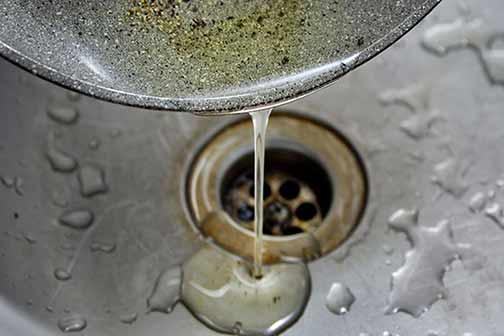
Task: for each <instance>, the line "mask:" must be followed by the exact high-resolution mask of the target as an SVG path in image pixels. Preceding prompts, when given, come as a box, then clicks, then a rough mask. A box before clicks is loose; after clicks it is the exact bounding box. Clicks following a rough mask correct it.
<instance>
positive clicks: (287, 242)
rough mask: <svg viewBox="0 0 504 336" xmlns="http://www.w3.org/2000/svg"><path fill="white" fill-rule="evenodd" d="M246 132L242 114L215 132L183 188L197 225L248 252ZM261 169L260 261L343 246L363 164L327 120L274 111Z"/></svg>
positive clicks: (355, 215) (249, 154)
mask: <svg viewBox="0 0 504 336" xmlns="http://www.w3.org/2000/svg"><path fill="white" fill-rule="evenodd" d="M251 139H252V126H251V122H250V121H249V120H247V119H243V120H240V121H238V122H235V123H232V124H230V125H227V126H226V127H225V128H223V129H221V130H220V131H218V132H217V133H216V134H214V135H213V136H212V137H211V138H210V139H208V141H207V142H206V143H205V144H204V146H202V147H201V148H200V149H199V151H198V152H197V154H196V155H195V156H194V158H193V159H192V161H191V165H190V170H189V172H188V174H187V180H186V190H185V194H184V195H185V198H186V205H187V206H186V209H187V210H188V214H189V216H190V219H191V222H192V223H193V224H194V226H195V228H196V229H197V230H199V231H200V232H201V233H202V234H203V235H204V236H205V237H207V238H210V239H212V240H213V242H214V243H216V244H217V245H219V246H221V247H223V248H225V249H226V250H228V251H230V252H232V253H235V254H237V255H240V256H242V257H245V258H248V259H251V258H252V255H251V253H252V251H253V249H252V245H253V228H254V183H253V148H252V141H251ZM265 170H266V176H265V186H264V233H265V235H266V236H265V244H264V247H265V250H264V260H265V262H270V263H271V262H274V261H276V260H278V259H279V258H282V257H295V258H303V259H304V260H312V259H315V258H317V257H319V256H321V255H324V254H327V253H329V252H330V251H332V250H334V249H335V248H337V247H338V246H339V245H341V243H342V242H343V241H344V240H345V239H346V238H347V237H348V236H349V235H350V234H351V232H352V231H353V229H354V228H355V227H356V225H357V224H358V222H359V219H360V216H361V214H362V213H363V210H364V208H365V203H366V193H367V190H366V189H367V181H366V176H365V173H364V169H363V165H362V163H361V160H360V159H359V157H358V155H357V153H356V151H355V150H354V149H353V148H352V146H351V145H350V143H349V142H348V141H347V140H346V139H345V138H344V137H343V136H342V135H341V134H339V133H338V132H336V131H335V130H333V129H332V128H330V127H328V126H327V125H325V124H323V123H321V122H318V121H315V120H312V119H308V118H305V117H302V116H298V115H291V114H279V113H276V114H273V116H272V117H271V119H270V122H269V127H268V143H267V149H266V160H265Z"/></svg>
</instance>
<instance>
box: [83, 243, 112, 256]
mask: <svg viewBox="0 0 504 336" xmlns="http://www.w3.org/2000/svg"><path fill="white" fill-rule="evenodd" d="M89 249H90V250H91V252H103V253H106V254H110V253H113V252H114V251H115V249H116V245H115V244H113V243H98V242H94V243H92V244H91V246H90V247H89Z"/></svg>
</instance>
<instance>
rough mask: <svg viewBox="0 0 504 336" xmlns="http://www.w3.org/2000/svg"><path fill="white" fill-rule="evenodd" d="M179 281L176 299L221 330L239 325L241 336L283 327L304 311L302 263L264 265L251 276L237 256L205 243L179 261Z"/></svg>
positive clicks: (307, 278) (305, 274)
mask: <svg viewBox="0 0 504 336" xmlns="http://www.w3.org/2000/svg"><path fill="white" fill-rule="evenodd" d="M168 279H170V277H168ZM182 281H183V284H182V288H183V291H182V298H181V300H182V301H183V302H184V306H185V307H187V308H188V309H189V310H190V311H191V312H192V313H193V314H194V315H195V316H197V317H198V318H199V319H200V321H202V322H203V323H205V324H206V325H208V326H209V327H213V329H217V330H221V331H222V332H225V333H232V332H234V331H236V328H237V326H239V329H240V334H241V335H277V334H279V333H281V332H282V331H284V330H285V329H286V328H288V327H289V326H290V325H292V324H293V323H294V322H295V321H296V320H297V319H298V318H299V317H300V316H301V314H302V313H303V312H304V308H305V306H306V303H307V301H308V298H309V294H310V288H311V284H310V276H309V272H308V268H307V267H306V265H304V264H298V263H282V264H275V265H272V266H264V268H263V277H262V278H261V279H256V278H255V277H253V276H252V268H251V267H248V265H245V264H244V263H243V261H242V260H241V259H238V258H235V257H233V256H231V255H229V254H227V253H223V252H221V251H220V250H218V249H215V248H213V247H210V246H206V247H204V248H202V249H201V250H200V251H199V252H198V253H196V254H195V255H194V256H193V257H192V258H191V259H189V260H188V261H187V262H186V263H185V264H184V265H183V279H182ZM170 301H171V302H173V301H172V300H168V302H170ZM164 306H166V305H164ZM168 306H169V305H168ZM237 323H239V324H237Z"/></svg>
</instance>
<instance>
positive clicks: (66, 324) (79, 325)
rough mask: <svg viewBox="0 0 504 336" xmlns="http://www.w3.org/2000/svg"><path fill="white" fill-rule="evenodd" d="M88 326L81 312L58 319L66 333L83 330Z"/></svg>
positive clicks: (61, 328) (60, 326)
mask: <svg viewBox="0 0 504 336" xmlns="http://www.w3.org/2000/svg"><path fill="white" fill-rule="evenodd" d="M86 327H87V321H86V319H85V318H84V317H82V316H81V315H79V314H73V315H71V316H67V317H63V318H61V319H60V320H59V321H58V328H59V329H60V330H61V331H62V332H64V333H68V332H78V331H82V330H84V329H86Z"/></svg>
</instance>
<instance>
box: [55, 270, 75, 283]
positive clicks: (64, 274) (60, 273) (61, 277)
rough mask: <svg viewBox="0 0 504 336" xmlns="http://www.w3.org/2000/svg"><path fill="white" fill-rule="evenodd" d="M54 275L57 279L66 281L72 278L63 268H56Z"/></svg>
mask: <svg viewBox="0 0 504 336" xmlns="http://www.w3.org/2000/svg"><path fill="white" fill-rule="evenodd" d="M54 277H55V278H56V279H57V280H59V281H68V280H70V279H72V275H71V274H70V273H68V272H67V271H66V270H65V269H63V268H57V269H55V270H54Z"/></svg>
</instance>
